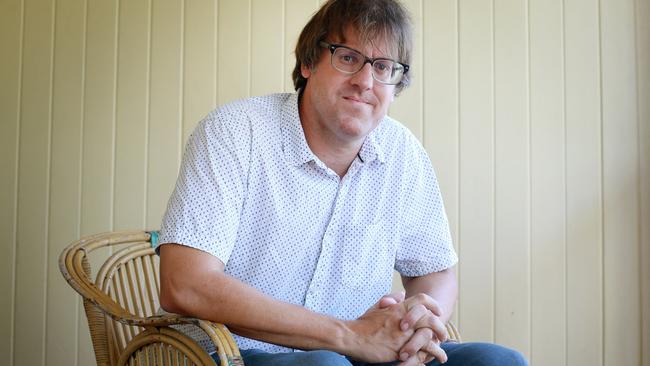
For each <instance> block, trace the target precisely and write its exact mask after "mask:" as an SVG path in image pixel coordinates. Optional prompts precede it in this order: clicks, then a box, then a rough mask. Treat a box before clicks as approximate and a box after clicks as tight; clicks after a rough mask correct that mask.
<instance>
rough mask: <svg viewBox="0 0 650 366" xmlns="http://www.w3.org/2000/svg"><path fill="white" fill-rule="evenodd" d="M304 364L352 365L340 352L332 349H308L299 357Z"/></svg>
mask: <svg viewBox="0 0 650 366" xmlns="http://www.w3.org/2000/svg"><path fill="white" fill-rule="evenodd" d="M300 358H301V359H302V360H303V362H302V363H301V365H302V364H304V365H310V366H352V365H351V364H350V362H349V361H348V360H347V359H346V358H345V357H343V356H341V355H340V354H338V353H336V352H332V351H309V352H304V353H302V357H300Z"/></svg>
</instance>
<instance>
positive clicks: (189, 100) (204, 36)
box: [165, 0, 217, 202]
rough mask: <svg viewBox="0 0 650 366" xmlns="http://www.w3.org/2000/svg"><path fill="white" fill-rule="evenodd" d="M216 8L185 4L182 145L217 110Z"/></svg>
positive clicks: (202, 0)
mask: <svg viewBox="0 0 650 366" xmlns="http://www.w3.org/2000/svg"><path fill="white" fill-rule="evenodd" d="M216 8H217V2H216V1H214V0H191V1H185V12H184V13H185V21H184V22H183V24H184V26H185V29H184V30H183V37H184V38H183V129H182V132H183V136H182V139H181V143H182V145H181V146H185V141H187V137H188V136H189V135H190V133H192V130H193V129H194V127H195V126H196V124H197V123H198V121H199V120H200V119H202V118H203V117H205V116H206V115H207V114H208V112H209V111H211V110H212V109H214V108H215V107H216V105H215V100H216V98H217V89H216V86H217V84H216V77H217V60H216V57H215V55H216V48H217V47H216V27H217V23H216V22H217V19H216V16H215V14H216V10H217V9H216ZM181 150H182V149H181ZM179 161H180V160H179ZM165 202H167V200H165Z"/></svg>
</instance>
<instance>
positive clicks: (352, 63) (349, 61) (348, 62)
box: [332, 47, 404, 84]
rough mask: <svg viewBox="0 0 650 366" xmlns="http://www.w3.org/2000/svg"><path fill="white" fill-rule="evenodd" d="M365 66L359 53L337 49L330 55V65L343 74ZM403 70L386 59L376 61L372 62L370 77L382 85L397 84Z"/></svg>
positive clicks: (341, 48)
mask: <svg viewBox="0 0 650 366" xmlns="http://www.w3.org/2000/svg"><path fill="white" fill-rule="evenodd" d="M365 64H366V58H365V56H363V55H362V54H360V53H359V52H357V51H355V50H352V49H349V48H346V47H338V48H336V50H334V53H333V54H332V65H333V66H334V67H335V68H336V69H337V70H339V71H341V72H344V73H349V74H352V73H355V72H357V71H359V70H361V68H363V66H364V65H365ZM403 74H404V68H403V67H402V65H400V64H399V63H397V62H395V61H392V60H388V59H376V60H374V61H373V62H372V75H373V77H374V78H375V79H376V80H377V81H380V82H382V83H386V84H397V83H399V82H400V80H401V79H402V75H403Z"/></svg>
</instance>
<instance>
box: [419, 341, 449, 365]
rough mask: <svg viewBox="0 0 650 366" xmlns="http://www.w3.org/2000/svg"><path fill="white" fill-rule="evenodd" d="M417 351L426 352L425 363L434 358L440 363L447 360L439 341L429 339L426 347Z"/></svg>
mask: <svg viewBox="0 0 650 366" xmlns="http://www.w3.org/2000/svg"><path fill="white" fill-rule="evenodd" d="M419 353H425V354H426V360H425V363H428V362H431V360H433V359H434V358H435V359H436V360H438V361H440V363H445V362H447V353H446V352H445V350H443V349H442V347H440V343H438V342H434V341H431V342H429V344H427V346H426V347H424V348H422V350H421V351H420V352H419Z"/></svg>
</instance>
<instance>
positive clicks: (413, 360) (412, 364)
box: [396, 352, 426, 366]
mask: <svg viewBox="0 0 650 366" xmlns="http://www.w3.org/2000/svg"><path fill="white" fill-rule="evenodd" d="M419 353H420V352H418V354H416V355H414V356H411V357H409V359H408V360H406V361H402V362H400V363H398V364H397V365H396V366H421V365H422V360H423V359H424V358H422V357H420V355H419ZM422 353H424V352H422ZM425 354H426V353H425Z"/></svg>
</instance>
